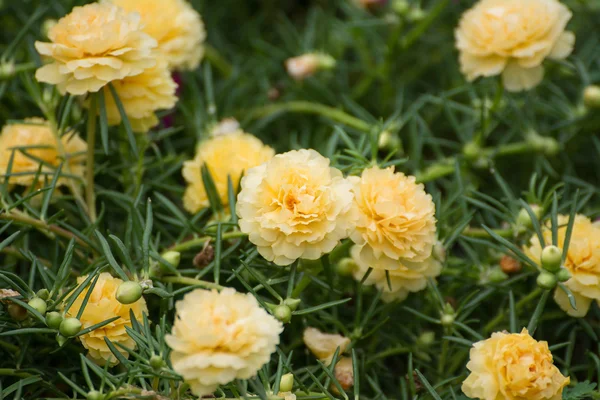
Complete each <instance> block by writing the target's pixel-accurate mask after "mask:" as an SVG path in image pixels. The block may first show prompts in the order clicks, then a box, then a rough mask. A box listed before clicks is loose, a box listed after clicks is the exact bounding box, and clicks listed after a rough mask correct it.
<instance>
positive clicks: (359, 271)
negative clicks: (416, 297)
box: [350, 246, 442, 302]
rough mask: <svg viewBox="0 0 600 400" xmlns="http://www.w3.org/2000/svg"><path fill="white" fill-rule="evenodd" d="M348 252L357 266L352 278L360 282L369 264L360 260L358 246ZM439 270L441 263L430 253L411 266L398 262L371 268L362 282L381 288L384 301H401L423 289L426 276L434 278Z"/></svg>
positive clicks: (440, 269)
mask: <svg viewBox="0 0 600 400" xmlns="http://www.w3.org/2000/svg"><path fill="white" fill-rule="evenodd" d="M350 254H351V255H352V259H353V260H354V262H355V263H356V265H357V268H355V269H354V271H353V275H354V279H356V280H357V281H359V282H360V281H361V280H362V279H363V277H364V276H365V274H366V273H367V271H368V270H369V265H368V264H365V263H364V262H363V261H362V260H361V258H360V247H359V246H353V247H352V249H351V250H350ZM386 272H387V273H388V274H389V280H390V283H391V288H390V285H389V284H388V278H387V276H386ZM441 272H442V263H441V262H440V260H438V259H437V258H436V257H435V256H434V254H432V255H431V256H430V257H429V258H427V259H426V260H425V261H421V262H420V263H416V264H415V265H413V266H412V268H407V267H405V266H404V265H402V264H400V265H399V266H398V268H396V269H392V270H387V271H386V270H383V269H373V270H372V271H371V273H370V274H369V276H368V277H367V279H366V280H365V281H364V284H366V285H375V287H376V288H377V289H379V290H381V291H382V295H381V298H382V299H383V301H385V302H391V301H395V300H397V301H402V300H404V299H406V298H407V297H408V294H409V293H411V292H412V293H414V292H419V291H421V290H423V289H425V288H426V287H427V278H435V277H437V276H438V275H439V274H440V273H441Z"/></svg>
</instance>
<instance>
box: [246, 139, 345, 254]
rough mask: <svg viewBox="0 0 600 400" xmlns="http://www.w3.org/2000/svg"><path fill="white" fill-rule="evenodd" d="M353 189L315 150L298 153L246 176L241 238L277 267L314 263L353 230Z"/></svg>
mask: <svg viewBox="0 0 600 400" xmlns="http://www.w3.org/2000/svg"><path fill="white" fill-rule="evenodd" d="M351 189H352V185H351V184H350V183H349V182H348V181H347V180H346V179H344V177H343V176H342V173H341V172H340V171H339V170H338V169H336V168H332V167H330V165H329V160H328V159H327V158H325V157H323V156H322V155H320V154H319V153H317V152H316V151H314V150H297V151H296V150H295V151H289V152H287V153H284V154H279V155H277V156H275V157H273V158H272V159H271V160H270V161H269V162H266V163H264V164H262V165H260V166H258V167H255V168H251V169H249V170H248V171H247V173H246V176H244V178H243V179H242V191H241V192H240V194H239V195H238V202H237V215H238V216H239V217H240V219H239V225H240V229H241V230H242V232H244V233H247V234H248V235H249V239H250V241H251V242H252V243H254V244H255V245H256V246H257V247H258V252H259V253H260V254H261V255H262V256H263V257H264V258H265V259H267V260H269V261H273V262H274V263H275V264H277V265H288V264H291V263H292V262H294V261H295V260H297V259H298V258H304V259H309V260H316V259H318V258H319V257H321V256H322V255H323V254H327V253H329V252H330V251H332V250H333V249H334V248H335V246H337V244H338V243H339V242H340V240H342V239H344V238H346V237H347V236H348V235H349V233H350V232H351V231H352V229H353V228H354V223H355V218H356V217H355V214H356V213H355V209H354V207H353V201H352V200H353V195H352V190H351Z"/></svg>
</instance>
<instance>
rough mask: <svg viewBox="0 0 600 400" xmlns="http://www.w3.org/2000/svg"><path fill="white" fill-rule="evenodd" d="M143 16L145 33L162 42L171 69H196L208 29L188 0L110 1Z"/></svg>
mask: <svg viewBox="0 0 600 400" xmlns="http://www.w3.org/2000/svg"><path fill="white" fill-rule="evenodd" d="M110 1H111V2H112V3H113V4H116V5H117V6H119V7H122V8H123V9H125V10H127V11H135V12H137V13H139V14H140V15H141V17H142V22H143V24H144V28H143V29H144V32H146V33H147V34H149V35H150V36H152V37H153V38H154V39H156V41H157V42H158V50H159V52H161V53H162V54H163V55H164V57H165V59H166V61H167V62H168V63H169V67H170V68H177V69H194V68H196V67H197V66H198V65H199V64H200V60H201V59H202V56H203V55H204V40H205V39H206V31H205V29H204V23H203V22H202V19H201V17H200V14H198V12H196V10H194V8H193V7H192V6H191V5H190V4H189V3H188V2H187V1H185V0H110Z"/></svg>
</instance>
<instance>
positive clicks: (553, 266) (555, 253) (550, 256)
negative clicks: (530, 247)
mask: <svg viewBox="0 0 600 400" xmlns="http://www.w3.org/2000/svg"><path fill="white" fill-rule="evenodd" d="M541 259H542V268H544V269H545V270H546V271H549V272H553V273H554V272H557V271H558V270H559V269H560V264H561V262H562V250H561V249H560V248H558V247H556V246H546V247H544V249H543V250H542V257H541Z"/></svg>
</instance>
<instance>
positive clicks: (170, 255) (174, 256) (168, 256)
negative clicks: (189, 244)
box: [160, 251, 181, 268]
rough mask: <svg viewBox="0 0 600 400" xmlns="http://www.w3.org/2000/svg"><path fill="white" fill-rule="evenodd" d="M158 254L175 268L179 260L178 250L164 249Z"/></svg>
mask: <svg viewBox="0 0 600 400" xmlns="http://www.w3.org/2000/svg"><path fill="white" fill-rule="evenodd" d="M160 256H161V257H162V258H163V259H164V260H165V261H166V262H168V263H169V264H171V265H172V266H173V267H175V268H177V267H178V266H179V263H180V262H181V253H180V252H178V251H166V252H164V253H162V254H161V255H160Z"/></svg>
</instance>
